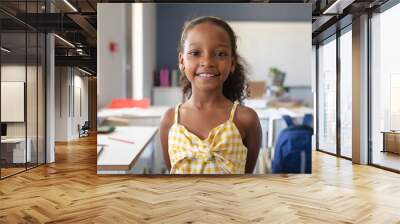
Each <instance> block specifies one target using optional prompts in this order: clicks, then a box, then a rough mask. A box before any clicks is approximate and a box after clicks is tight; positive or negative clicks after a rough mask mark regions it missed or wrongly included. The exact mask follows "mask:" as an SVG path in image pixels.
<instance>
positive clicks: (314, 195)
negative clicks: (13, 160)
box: [0, 137, 400, 224]
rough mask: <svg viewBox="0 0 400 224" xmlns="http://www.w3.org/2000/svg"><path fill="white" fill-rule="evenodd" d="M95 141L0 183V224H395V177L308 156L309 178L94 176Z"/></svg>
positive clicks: (399, 202) (64, 149)
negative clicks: (53, 161) (310, 164)
mask: <svg viewBox="0 0 400 224" xmlns="http://www.w3.org/2000/svg"><path fill="white" fill-rule="evenodd" d="M95 141H96V140H95V138H94V137H90V138H83V139H82V140H81V141H77V142H72V143H70V144H64V145H62V144H58V145H57V147H56V163H55V164H51V165H45V166H41V167H38V168H35V169H32V170H29V171H27V172H24V173H21V174H18V175H16V176H12V177H9V178H7V179H4V180H2V181H0V202H1V203H0V223H43V222H49V223H250V222H252V223H385V224H386V223H400V175H399V174H396V173H392V172H388V171H384V170H381V169H378V168H374V167H370V166H359V165H352V164H351V162H350V161H348V160H343V159H337V158H335V157H333V156H330V155H326V154H323V153H320V152H316V153H314V155H313V156H314V157H313V174H312V175H290V176H285V175H268V176H240V177H208V178H207V177H182V178H179V177H165V176H164V177H139V176H98V175H96V147H95Z"/></svg>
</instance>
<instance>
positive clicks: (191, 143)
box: [160, 16, 261, 174]
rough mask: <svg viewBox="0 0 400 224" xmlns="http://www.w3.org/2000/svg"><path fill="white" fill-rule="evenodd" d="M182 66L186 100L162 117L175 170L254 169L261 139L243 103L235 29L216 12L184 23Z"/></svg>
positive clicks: (163, 133) (165, 141)
mask: <svg viewBox="0 0 400 224" xmlns="http://www.w3.org/2000/svg"><path fill="white" fill-rule="evenodd" d="M179 69H180V71H181V73H182V79H181V81H182V83H183V93H184V95H185V97H186V99H187V100H186V101H185V102H184V103H182V104H179V105H177V106H176V107H175V108H170V109H169V110H168V111H167V112H166V113H165V115H164V116H163V118H162V120H161V125H160V138H161V145H162V148H163V151H164V160H165V163H166V165H167V167H168V169H170V173H171V174H243V173H252V172H253V170H254V167H255V164H256V161H257V157H258V152H259V149H260V144H261V127H260V121H259V119H258V116H257V114H256V113H255V111H254V110H252V109H250V108H248V107H245V106H243V105H241V102H242V100H243V99H244V98H245V96H246V83H245V80H246V77H245V73H244V68H243V65H242V64H241V63H240V57H239V55H238V54H237V46H236V36H235V34H234V32H233V30H232V28H231V27H230V26H229V25H228V24H227V23H226V22H225V21H223V20H222V19H220V18H217V17H211V16H206V17H199V18H196V19H193V20H191V21H189V22H187V23H185V26H184V27H183V30H182V34H181V41H180V46H179Z"/></svg>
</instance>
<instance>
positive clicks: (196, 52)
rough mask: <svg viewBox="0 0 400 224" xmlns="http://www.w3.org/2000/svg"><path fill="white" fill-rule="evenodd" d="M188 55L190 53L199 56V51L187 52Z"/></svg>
mask: <svg viewBox="0 0 400 224" xmlns="http://www.w3.org/2000/svg"><path fill="white" fill-rule="evenodd" d="M189 55H192V56H199V55H200V52H199V51H191V52H189Z"/></svg>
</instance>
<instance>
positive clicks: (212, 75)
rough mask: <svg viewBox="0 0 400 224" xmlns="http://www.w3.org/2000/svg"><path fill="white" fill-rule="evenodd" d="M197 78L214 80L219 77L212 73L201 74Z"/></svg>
mask: <svg viewBox="0 0 400 224" xmlns="http://www.w3.org/2000/svg"><path fill="white" fill-rule="evenodd" d="M197 76H199V77H201V78H214V77H217V76H218V75H217V74H212V73H200V74H197Z"/></svg>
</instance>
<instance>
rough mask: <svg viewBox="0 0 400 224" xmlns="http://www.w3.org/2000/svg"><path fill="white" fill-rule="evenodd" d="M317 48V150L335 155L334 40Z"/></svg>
mask: <svg viewBox="0 0 400 224" xmlns="http://www.w3.org/2000/svg"><path fill="white" fill-rule="evenodd" d="M332 39H333V40H331V41H329V42H327V43H325V44H322V45H320V46H319V48H318V148H319V149H320V150H323V151H327V152H330V153H336V40H335V37H332Z"/></svg>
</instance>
